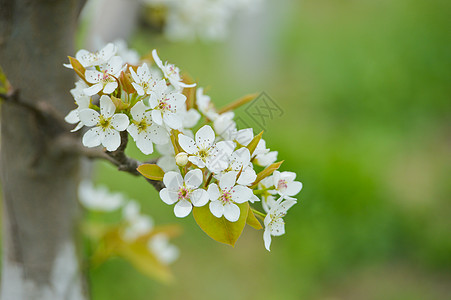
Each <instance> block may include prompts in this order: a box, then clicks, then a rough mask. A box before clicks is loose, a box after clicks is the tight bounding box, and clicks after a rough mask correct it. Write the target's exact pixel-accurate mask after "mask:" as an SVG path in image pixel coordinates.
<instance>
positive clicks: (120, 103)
mask: <svg viewBox="0 0 451 300" xmlns="http://www.w3.org/2000/svg"><path fill="white" fill-rule="evenodd" d="M110 98H111V101H113V103H114V105H115V106H116V112H120V111H121V110H124V109H127V108H129V106H130V104H128V103H124V101H122V99H120V98H116V97H114V96H111V97H110Z"/></svg>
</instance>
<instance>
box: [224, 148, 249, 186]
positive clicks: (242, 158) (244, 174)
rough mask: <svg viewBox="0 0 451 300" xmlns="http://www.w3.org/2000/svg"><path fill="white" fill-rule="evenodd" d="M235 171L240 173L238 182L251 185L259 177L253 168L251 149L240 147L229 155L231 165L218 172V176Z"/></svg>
mask: <svg viewBox="0 0 451 300" xmlns="http://www.w3.org/2000/svg"><path fill="white" fill-rule="evenodd" d="M230 171H235V172H236V173H237V174H239V175H238V179H237V183H238V184H241V185H250V184H251V183H253V182H254V181H255V179H257V174H256V173H255V171H254V169H253V168H252V164H251V154H250V152H249V149H247V148H244V147H243V148H240V149H238V150H236V151H234V152H233V153H232V154H231V155H230V156H229V166H228V167H227V168H226V169H224V170H223V171H221V172H220V173H218V174H217V175H216V178H221V176H222V174H225V173H227V172H230Z"/></svg>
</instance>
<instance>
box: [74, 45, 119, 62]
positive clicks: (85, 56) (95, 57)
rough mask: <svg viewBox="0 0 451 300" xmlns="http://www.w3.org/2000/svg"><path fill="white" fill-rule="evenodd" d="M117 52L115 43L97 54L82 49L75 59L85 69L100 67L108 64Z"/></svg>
mask: <svg viewBox="0 0 451 300" xmlns="http://www.w3.org/2000/svg"><path fill="white" fill-rule="evenodd" d="M116 51H117V47H116V46H115V45H114V44H113V43H108V44H107V45H106V46H105V47H103V48H102V49H101V50H99V51H97V52H93V53H92V52H89V51H88V50H85V49H81V50H79V51H78V52H77V53H76V54H75V58H76V59H77V60H78V61H79V62H80V63H81V65H82V66H83V67H85V68H87V67H92V66H100V65H103V64H106V63H107V62H108V61H109V60H110V59H111V58H112V57H113V56H114V55H115V54H116Z"/></svg>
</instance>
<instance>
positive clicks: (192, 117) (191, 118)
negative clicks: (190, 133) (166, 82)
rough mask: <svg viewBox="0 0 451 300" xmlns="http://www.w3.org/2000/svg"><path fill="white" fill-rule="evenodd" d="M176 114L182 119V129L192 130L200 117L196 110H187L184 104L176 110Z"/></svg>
mask: <svg viewBox="0 0 451 300" xmlns="http://www.w3.org/2000/svg"><path fill="white" fill-rule="evenodd" d="M178 114H179V115H180V117H181V119H182V127H183V128H192V127H194V126H196V124H197V122H199V120H200V117H201V116H200V113H199V112H198V111H197V109H194V108H191V109H189V110H187V109H186V103H185V102H184V103H183V104H182V106H181V108H180V110H178Z"/></svg>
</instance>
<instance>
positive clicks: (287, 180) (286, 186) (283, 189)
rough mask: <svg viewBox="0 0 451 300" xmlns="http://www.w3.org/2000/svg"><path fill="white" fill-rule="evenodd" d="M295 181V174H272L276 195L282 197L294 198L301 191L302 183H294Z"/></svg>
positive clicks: (276, 172) (277, 172)
mask: <svg viewBox="0 0 451 300" xmlns="http://www.w3.org/2000/svg"><path fill="white" fill-rule="evenodd" d="M295 179H296V173H294V172H279V171H274V173H273V184H274V189H275V190H276V191H277V193H278V194H279V195H280V196H282V197H284V196H289V197H291V196H295V195H296V194H297V193H299V192H300V191H301V189H302V183H301V182H299V181H294V180H295Z"/></svg>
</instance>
